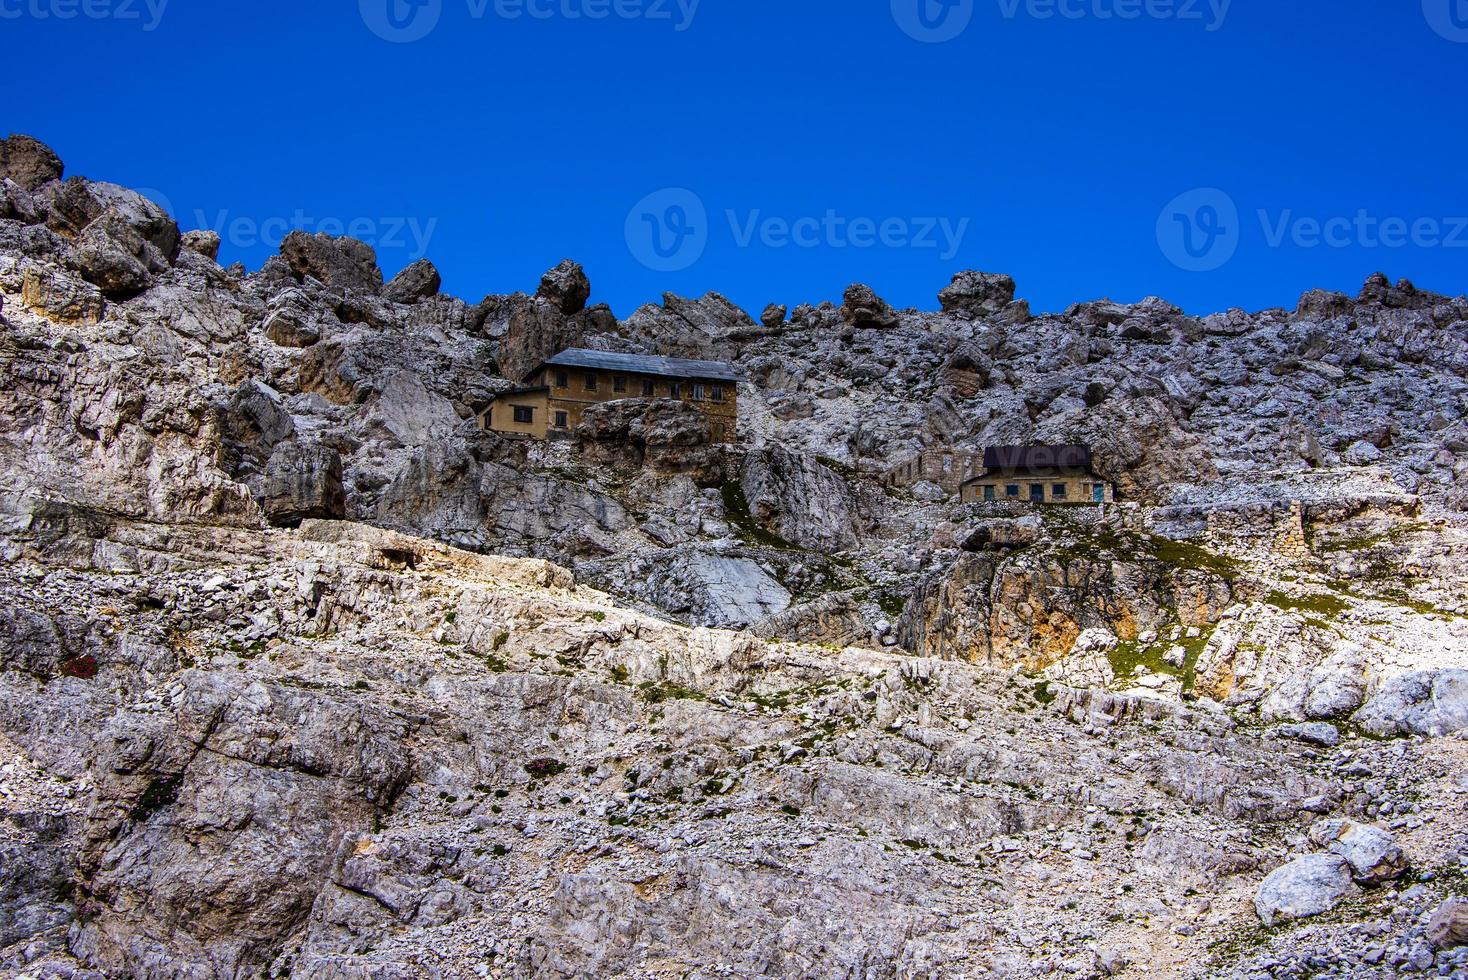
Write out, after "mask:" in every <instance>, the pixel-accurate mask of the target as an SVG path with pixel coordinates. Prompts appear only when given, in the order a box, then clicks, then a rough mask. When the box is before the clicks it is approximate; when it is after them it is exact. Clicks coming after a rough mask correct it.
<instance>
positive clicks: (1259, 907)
mask: <svg viewBox="0 0 1468 980" xmlns="http://www.w3.org/2000/svg"><path fill="white" fill-rule="evenodd" d="M1353 888H1354V885H1353V884H1352V882H1351V866H1350V865H1349V864H1348V863H1347V862H1346V859H1345V858H1343V857H1340V856H1338V855H1335V854H1310V855H1307V856H1305V857H1301V858H1296V859H1295V860H1293V861H1291V862H1290V863H1289V864H1286V865H1285V866H1284V867H1282V868H1278V869H1276V870H1275V871H1273V872H1271V873H1270V874H1269V876H1268V877H1266V878H1265V879H1264V882H1263V884H1261V885H1260V886H1259V891H1258V894H1256V895H1255V897H1254V908H1255V910H1256V911H1257V912H1258V913H1259V919H1260V921H1262V922H1263V923H1264V924H1265V925H1266V926H1275V925H1279V924H1281V923H1284V922H1291V921H1294V920H1296V919H1308V918H1311V917H1313V916H1317V915H1320V914H1322V913H1324V912H1329V911H1330V910H1331V909H1333V908H1335V907H1336V905H1338V904H1340V902H1341V900H1342V899H1344V898H1346V897H1347V896H1348V895H1350V894H1351V892H1352V890H1353Z"/></svg>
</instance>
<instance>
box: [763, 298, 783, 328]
mask: <svg viewBox="0 0 1468 980" xmlns="http://www.w3.org/2000/svg"><path fill="white" fill-rule="evenodd" d="M789 314H790V309H789V307H786V306H780V305H779V304H777V303H771V304H770V305H769V306H766V307H765V311H764V312H763V313H762V314H760V318H759V322H760V323H762V324H764V325H765V327H767V328H768V329H770V330H774V329H776V328H778V327H783V326H784V325H785V317H787V316H788V315H789Z"/></svg>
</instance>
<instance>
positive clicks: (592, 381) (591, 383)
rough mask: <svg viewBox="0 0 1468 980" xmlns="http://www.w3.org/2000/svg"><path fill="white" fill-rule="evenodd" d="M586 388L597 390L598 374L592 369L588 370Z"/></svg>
mask: <svg viewBox="0 0 1468 980" xmlns="http://www.w3.org/2000/svg"><path fill="white" fill-rule="evenodd" d="M586 390H587V391H595V390H596V375H594V374H592V373H591V372H590V371H588V372H586Z"/></svg>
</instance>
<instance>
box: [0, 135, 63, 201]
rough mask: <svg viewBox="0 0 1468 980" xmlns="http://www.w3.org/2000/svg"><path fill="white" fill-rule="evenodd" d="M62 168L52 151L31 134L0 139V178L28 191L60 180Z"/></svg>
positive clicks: (57, 157)
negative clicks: (6, 179)
mask: <svg viewBox="0 0 1468 980" xmlns="http://www.w3.org/2000/svg"><path fill="white" fill-rule="evenodd" d="M64 169H65V168H64V167H63V165H62V163H61V158H60V157H59V156H57V155H56V153H55V151H54V150H52V149H51V148H50V147H49V146H47V145H46V144H45V143H42V142H41V141H40V140H38V139H36V138H35V137H33V136H24V135H21V134H19V133H16V134H15V135H12V136H10V137H8V138H7V139H3V140H0V177H4V178H8V179H10V180H13V181H15V182H16V183H17V184H19V185H20V186H21V187H23V188H24V189H26V190H28V191H34V190H37V189H39V188H41V187H43V186H45V185H46V184H48V183H50V182H51V181H53V180H60V179H61V174H62V171H63V170H64Z"/></svg>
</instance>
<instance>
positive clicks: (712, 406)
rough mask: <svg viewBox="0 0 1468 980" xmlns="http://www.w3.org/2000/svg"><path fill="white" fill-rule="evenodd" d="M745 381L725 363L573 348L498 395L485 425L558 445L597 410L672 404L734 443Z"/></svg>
mask: <svg viewBox="0 0 1468 980" xmlns="http://www.w3.org/2000/svg"><path fill="white" fill-rule="evenodd" d="M738 380H739V379H738V375H736V374H735V373H734V369H733V368H732V367H731V366H729V365H728V364H724V363H722V362H719V361H694V360H688V359H685V358H678V357H651V356H646V355H642V354H614V353H611V352H609V351H599V350H567V351H562V352H561V353H559V354H557V355H556V356H555V357H552V358H551V359H550V360H548V361H546V362H545V363H544V364H541V365H540V366H539V367H537V368H536V369H535V370H534V371H532V372H530V375H529V381H528V383H527V384H526V385H525V386H523V387H520V388H516V389H514V390H512V391H507V392H504V393H502V394H500V395H497V396H496V397H495V398H494V400H493V401H492V402H491V403H490V405H489V407H488V408H486V409H485V410H484V411H483V412H482V413H481V414H480V417H479V424H480V426H481V427H482V428H484V429H487V430H489V431H492V432H498V433H500V434H502V435H508V436H518V437H521V438H527V439H554V438H558V437H567V436H569V435H570V434H571V433H572V432H573V431H575V429H576V426H577V425H578V424H579V423H580V422H581V414H582V413H583V412H584V411H586V409H587V408H589V407H590V406H592V405H598V404H601V403H602V402H610V401H620V400H622V399H626V398H647V399H653V398H671V399H674V400H676V401H682V402H688V403H690V404H692V405H696V406H697V407H698V408H700V409H701V410H702V411H703V413H704V414H705V415H706V416H707V417H708V421H709V439H710V441H712V442H715V443H732V442H734V440H735V438H736V435H737V429H738V423H739V404H738V401H739V392H738Z"/></svg>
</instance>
